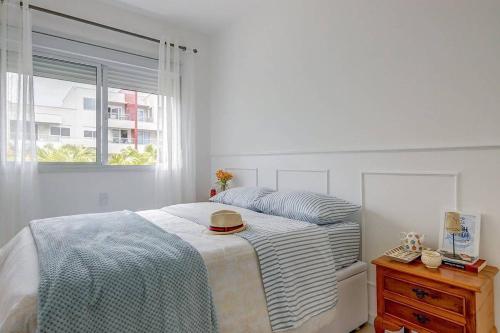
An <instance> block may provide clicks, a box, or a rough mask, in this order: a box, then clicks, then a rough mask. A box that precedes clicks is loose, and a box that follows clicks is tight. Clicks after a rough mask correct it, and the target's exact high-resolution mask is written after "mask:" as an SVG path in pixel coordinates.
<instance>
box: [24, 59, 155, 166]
mask: <svg viewBox="0 0 500 333" xmlns="http://www.w3.org/2000/svg"><path fill="white" fill-rule="evenodd" d="M50 52H53V54H51V55H49V54H47V53H44V54H43V56H42V55H39V54H34V55H33V71H34V100H35V115H36V133H37V148H38V160H39V162H42V163H53V162H57V163H61V162H65V163H88V164H94V165H151V164H154V163H155V162H156V155H157V151H156V149H157V148H156V131H157V122H156V119H157V117H156V112H157V104H158V95H156V94H155V92H156V90H157V82H158V73H157V70H156V68H157V63H155V64H153V63H151V61H149V60H148V61H149V62H148V63H147V66H146V67H141V66H137V65H135V64H134V65H133V66H128V65H126V64H123V63H120V64H119V65H118V64H115V63H113V62H105V61H103V62H102V63H101V62H98V61H96V59H98V58H96V57H88V58H87V57H86V56H84V55H82V56H78V55H75V54H74V53H73V54H72V55H71V58H66V56H65V55H64V54H59V53H58V52H57V51H50ZM134 61H135V60H134ZM141 61H144V59H141ZM155 62H156V60H155ZM149 68H151V69H149ZM153 68H154V69H153ZM98 92H99V94H98ZM83 111H85V112H83ZM88 111H94V112H88Z"/></svg>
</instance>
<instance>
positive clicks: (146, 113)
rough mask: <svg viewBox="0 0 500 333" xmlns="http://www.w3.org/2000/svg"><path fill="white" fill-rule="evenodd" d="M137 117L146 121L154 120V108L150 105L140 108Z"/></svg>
mask: <svg viewBox="0 0 500 333" xmlns="http://www.w3.org/2000/svg"><path fill="white" fill-rule="evenodd" d="M137 119H138V120H139V121H144V122H153V116H152V110H151V109H150V108H148V107H140V108H138V109H137Z"/></svg>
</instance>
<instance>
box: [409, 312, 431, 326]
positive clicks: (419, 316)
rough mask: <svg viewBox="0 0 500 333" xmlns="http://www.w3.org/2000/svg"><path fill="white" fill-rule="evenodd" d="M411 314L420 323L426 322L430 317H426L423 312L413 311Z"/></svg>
mask: <svg viewBox="0 0 500 333" xmlns="http://www.w3.org/2000/svg"><path fill="white" fill-rule="evenodd" d="M413 315H414V316H415V318H416V319H417V321H418V322H419V323H420V324H426V323H427V322H429V321H430V319H429V318H428V317H426V316H425V315H423V314H420V313H415V312H414V313H413Z"/></svg>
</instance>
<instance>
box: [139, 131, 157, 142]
mask: <svg viewBox="0 0 500 333" xmlns="http://www.w3.org/2000/svg"><path fill="white" fill-rule="evenodd" d="M155 134H156V132H153V131H141V130H139V134H138V136H137V142H138V143H139V144H140V145H149V144H153V143H154V140H155V137H156V135H155Z"/></svg>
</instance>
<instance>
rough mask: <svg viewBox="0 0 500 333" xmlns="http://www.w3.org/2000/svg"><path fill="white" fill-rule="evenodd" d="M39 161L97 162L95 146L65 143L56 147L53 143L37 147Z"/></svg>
mask: <svg viewBox="0 0 500 333" xmlns="http://www.w3.org/2000/svg"><path fill="white" fill-rule="evenodd" d="M37 156H38V161H39V162H80V163H86V162H95V159H96V151H95V149H94V148H89V147H85V146H77V145H69V144H67V145H63V146H61V147H59V148H55V147H54V146H53V145H51V144H46V145H45V146H44V147H43V148H38V149H37Z"/></svg>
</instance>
